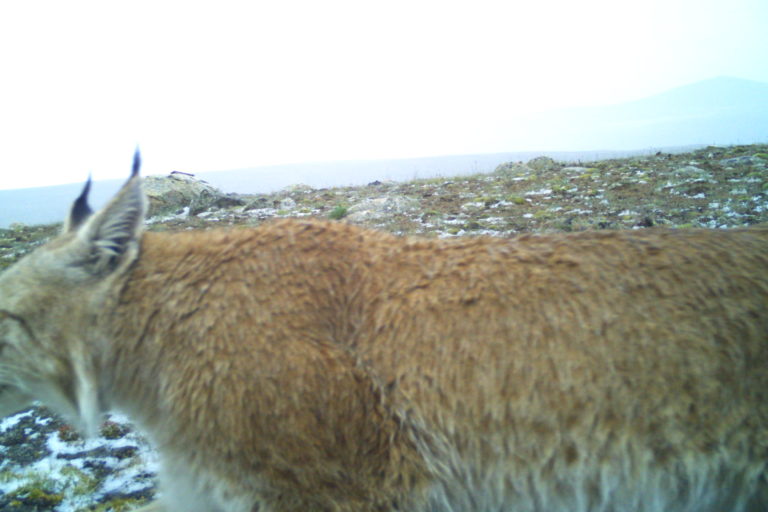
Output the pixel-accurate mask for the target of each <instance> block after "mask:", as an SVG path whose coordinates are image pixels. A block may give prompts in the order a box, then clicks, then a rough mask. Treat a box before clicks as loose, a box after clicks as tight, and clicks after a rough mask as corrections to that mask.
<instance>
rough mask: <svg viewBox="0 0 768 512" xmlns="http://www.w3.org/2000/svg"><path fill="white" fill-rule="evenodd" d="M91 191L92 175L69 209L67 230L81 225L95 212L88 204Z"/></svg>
mask: <svg viewBox="0 0 768 512" xmlns="http://www.w3.org/2000/svg"><path fill="white" fill-rule="evenodd" d="M90 191H91V177H90V176H88V181H86V182H85V186H84V187H83V191H82V192H80V195H79V196H78V198H77V199H75V202H74V203H72V208H71V209H70V210H69V218H68V219H67V222H66V228H65V231H70V230H72V229H75V228H76V227H78V226H79V225H81V224H82V223H83V222H84V221H85V220H86V219H87V218H88V217H90V216H91V215H92V214H93V210H92V209H91V207H90V206H89V205H88V193H89V192H90Z"/></svg>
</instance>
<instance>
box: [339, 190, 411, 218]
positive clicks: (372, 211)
mask: <svg viewBox="0 0 768 512" xmlns="http://www.w3.org/2000/svg"><path fill="white" fill-rule="evenodd" d="M417 208H419V202H418V201H417V200H415V199H413V198H411V197H405V196H385V197H376V198H371V199H365V200H364V201H361V202H359V203H357V204H355V205H353V206H351V207H350V208H349V210H347V216H346V219H347V220H348V221H350V222H366V221H370V220H377V219H381V218H384V217H390V216H393V215H398V214H404V213H408V212H410V211H412V210H415V209H417Z"/></svg>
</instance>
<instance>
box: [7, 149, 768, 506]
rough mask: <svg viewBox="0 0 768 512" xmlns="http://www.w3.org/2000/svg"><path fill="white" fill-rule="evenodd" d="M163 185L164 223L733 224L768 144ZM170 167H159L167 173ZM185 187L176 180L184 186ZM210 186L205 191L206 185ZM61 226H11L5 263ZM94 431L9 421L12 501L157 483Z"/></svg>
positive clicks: (748, 209)
mask: <svg viewBox="0 0 768 512" xmlns="http://www.w3.org/2000/svg"><path fill="white" fill-rule="evenodd" d="M174 179H176V180H177V181H182V182H183V187H181V188H179V187H177V188H176V189H175V190H174V191H172V192H169V189H168V187H167V183H165V182H162V178H159V180H161V181H160V182H159V183H156V184H153V183H151V182H148V183H147V185H148V188H151V191H150V196H151V200H152V213H153V216H152V217H151V218H150V219H149V221H148V229H150V230H156V231H166V230H182V229H208V228H211V227H218V226H255V225H258V224H260V223H262V222H264V221H267V220H269V219H271V218H274V217H320V218H331V219H336V220H339V221H346V222H352V223H355V224H361V225H365V226H370V227H373V228H377V229H383V230H387V231H391V232H394V233H397V234H402V235H420V236H428V237H453V236H475V235H493V236H505V237H508V236H514V235H515V234H517V233H523V232H531V231H535V232H544V231H579V230H585V229H641V228H647V227H651V226H667V227H674V228H681V229H684V228H689V227H708V228H730V227H735V226H744V225H749V224H756V223H760V222H766V221H768V145H750V146H733V147H708V148H705V149H701V150H698V151H695V152H692V153H685V154H677V155H670V154H663V153H659V154H656V155H653V156H645V157H636V158H626V159H618V160H603V161H598V162H567V163H566V162H556V161H553V160H551V159H549V158H543V157H542V158H537V159H534V160H531V161H529V162H527V163H522V162H508V163H503V164H501V165H499V167H498V168H497V169H496V171H494V172H493V173H490V174H476V175H468V176H463V177H453V178H433V179H422V180H415V181H410V182H405V183H394V182H378V181H377V182H373V183H370V184H369V185H367V186H363V187H345V188H330V189H312V188H309V187H306V186H302V185H296V186H293V187H290V188H288V189H285V190H283V191H281V192H278V193H274V194H264V195H237V194H221V193H220V192H218V191H216V190H215V189H212V188H211V187H206V186H204V184H203V185H200V187H199V188H195V183H194V182H195V180H194V179H193V178H189V177H186V176H177V177H175V178H174ZM154 180H158V179H154ZM171 188H173V187H171ZM196 190H197V192H195V191H196ZM59 229H60V225H48V226H25V225H19V224H17V225H14V226H12V227H11V228H10V229H0V269H2V268H4V267H7V266H8V265H10V264H12V263H13V262H14V261H16V260H17V259H18V258H19V257H21V256H22V255H24V254H25V253H27V252H29V251H30V250H32V249H34V247H36V246H38V245H40V244H41V243H43V242H44V241H45V240H46V239H48V238H49V237H50V236H52V235H54V234H55V233H57V232H58V230H59ZM125 421H126V420H125V419H124V418H120V417H113V418H112V419H110V421H107V422H106V423H105V424H104V426H103V428H102V431H101V436H100V437H99V438H98V439H96V440H90V441H87V442H86V441H84V440H82V439H81V438H80V437H79V436H78V435H77V433H76V432H74V431H73V430H72V429H71V427H69V426H67V425H66V424H64V423H62V422H61V421H60V420H58V419H56V418H55V417H52V416H51V415H50V414H49V413H48V411H47V410H45V409H44V408H41V407H37V408H33V409H30V410H28V411H25V412H23V413H21V414H18V415H16V416H13V417H11V418H7V419H5V420H3V421H2V422H0V510H16V511H20V512H27V511H45V510H58V511H86V510H90V511H106V510H114V511H121V510H129V509H130V508H132V507H133V506H135V505H136V504H139V503H141V502H143V501H144V500H147V499H151V497H152V496H153V495H154V493H155V487H154V485H155V483H154V475H155V472H156V458H155V454H154V452H153V450H152V449H151V447H149V446H148V445H147V444H146V442H145V441H144V440H142V438H141V437H140V436H138V435H137V434H136V433H135V432H133V430H132V429H131V427H130V425H127V424H126V423H125Z"/></svg>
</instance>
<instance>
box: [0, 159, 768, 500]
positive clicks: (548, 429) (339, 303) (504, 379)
mask: <svg viewBox="0 0 768 512" xmlns="http://www.w3.org/2000/svg"><path fill="white" fill-rule="evenodd" d="M144 210H145V206H144V197H143V194H142V191H141V184H140V178H139V176H138V162H137V164H136V165H135V166H134V173H133V175H132V176H131V178H130V179H129V180H128V181H127V183H126V184H125V185H124V186H123V188H122V189H121V190H120V192H119V193H118V194H117V195H116V196H115V197H114V198H113V200H112V201H111V202H110V203H109V204H108V205H107V206H106V207H105V208H103V209H102V210H100V211H98V212H95V213H94V212H92V211H91V210H90V208H89V207H88V205H87V188H86V190H85V191H84V193H83V195H81V197H80V198H78V200H77V201H76V202H75V204H74V205H73V207H72V211H71V213H70V215H69V218H68V219H67V221H66V222H65V227H64V231H63V233H62V234H61V235H60V236H59V237H58V238H57V239H55V240H53V241H52V242H50V243H49V244H47V245H46V246H43V247H41V248H40V249H38V250H37V251H35V252H33V253H32V254H30V255H29V256H27V257H26V258H24V259H23V260H21V261H19V262H18V263H17V264H16V265H15V266H13V267H11V268H10V269H8V270H7V271H5V272H4V273H3V274H2V275H0V413H3V414H8V413H12V412H14V411H15V410H17V409H19V408H20V407H23V406H24V405H26V404H27V403H29V402H30V401H31V400H35V399H37V400H41V401H43V402H44V403H46V404H48V405H49V406H50V407H52V408H54V409H55V410H57V411H58V412H60V413H61V414H62V415H64V416H65V417H67V418H68V419H69V420H70V421H72V422H74V423H75V424H77V425H79V426H80V428H82V429H83V430H86V431H88V430H93V429H94V428H95V425H97V424H98V421H99V417H100V415H102V414H103V413H104V412H106V411H109V410H120V411H123V412H125V413H127V414H128V415H130V416H131V417H132V418H133V419H134V420H135V421H136V422H137V423H138V424H139V425H140V426H141V427H142V429H143V430H144V431H145V432H146V433H147V435H148V436H149V437H150V438H151V439H152V440H153V441H154V442H155V443H156V445H157V446H158V447H159V449H160V451H161V456H162V459H163V471H162V474H161V482H162V485H163V486H164V491H163V504H162V507H164V509H165V510H183V511H201V512H202V511H206V512H209V511H214V512H215V511H220V512H251V511H255V510H259V511H261V512H264V511H269V512H273V511H274V512H278V511H279V512H282V511H339V512H342V511H350V512H351V511H396V510H409V511H425V512H426V511H446V512H447V511H490V510H515V511H518V510H519V511H540V512H544V511H546V512H552V511H569V512H574V511H583V512H587V511H598V510H603V511H608V510H610V511H627V512H630V511H631V512H641V511H659V510H670V511H671V510H675V511H691V512H692V511H696V512H706V511H712V512H714V511H718V512H719V511H723V510H729V511H758V510H761V511H762V510H768V479H767V478H768V469H767V468H766V465H768V228H767V227H765V226H763V227H755V228H749V229H734V230H717V231H711V230H679V231H676V230H652V229H649V230H639V231H633V232H585V233H577V234H553V235H523V236H518V237H516V238H511V239H494V238H473V239H459V240H451V241H443V240H424V239H415V238H401V237H395V236H392V235H388V234H384V233H379V232H376V231H370V230H365V229H361V228H358V227H354V226H351V225H346V224H343V223H337V222H321V221H303V220H282V221H277V222H272V223H269V224H266V225H263V226H261V227H258V228H254V229H240V230H219V231H205V232H183V233H176V234H162V233H142V230H141V226H142V224H143V217H144ZM158 510H159V508H158Z"/></svg>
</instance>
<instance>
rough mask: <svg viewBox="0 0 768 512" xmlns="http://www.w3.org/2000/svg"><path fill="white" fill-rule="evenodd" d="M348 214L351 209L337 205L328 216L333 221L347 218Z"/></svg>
mask: <svg viewBox="0 0 768 512" xmlns="http://www.w3.org/2000/svg"><path fill="white" fill-rule="evenodd" d="M347 213H349V208H347V207H346V206H342V205H340V204H339V205H336V207H335V208H334V209H333V210H331V213H329V214H328V217H330V218H331V219H333V220H339V219H343V218H344V217H346V216H347Z"/></svg>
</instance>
